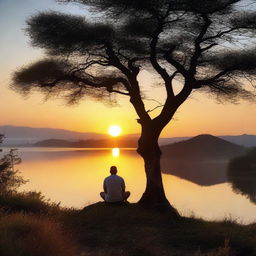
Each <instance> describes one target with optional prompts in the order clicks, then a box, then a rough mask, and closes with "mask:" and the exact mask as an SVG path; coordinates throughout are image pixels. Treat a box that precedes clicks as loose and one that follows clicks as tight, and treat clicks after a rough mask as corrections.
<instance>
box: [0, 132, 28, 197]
mask: <svg viewBox="0 0 256 256" xmlns="http://www.w3.org/2000/svg"><path fill="white" fill-rule="evenodd" d="M2 139H3V135H1V134H0V144H1V143H2ZM1 151H2V150H1V149H0V152H1ZM20 162H21V158H20V157H19V156H18V155H17V153H16V149H11V150H10V151H9V153H8V154H6V155H4V156H3V157H2V158H1V159H0V195H4V194H6V193H8V192H11V191H13V190H15V189H16V188H18V187H19V186H21V185H22V184H25V183H26V182H27V181H26V180H24V179H23V177H21V176H19V171H18V170H15V165H17V164H19V163H20Z"/></svg>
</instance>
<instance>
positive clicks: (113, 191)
mask: <svg viewBox="0 0 256 256" xmlns="http://www.w3.org/2000/svg"><path fill="white" fill-rule="evenodd" d="M103 186H104V188H105V190H106V195H105V201H106V202H120V201H123V200H124V198H123V192H124V191H125V184H124V179H123V178H122V177H120V176H118V175H115V174H112V175H110V176H108V177H107V178H105V180H104V184H103Z"/></svg>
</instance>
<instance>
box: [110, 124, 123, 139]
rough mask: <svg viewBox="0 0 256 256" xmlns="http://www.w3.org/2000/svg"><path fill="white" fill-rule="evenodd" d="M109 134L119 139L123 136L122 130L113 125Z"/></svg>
mask: <svg viewBox="0 0 256 256" xmlns="http://www.w3.org/2000/svg"><path fill="white" fill-rule="evenodd" d="M108 133H109V134H110V135H111V136H113V137H117V136H119V135H120V134H121V128H120V126H118V125H111V126H110V127H109V129H108Z"/></svg>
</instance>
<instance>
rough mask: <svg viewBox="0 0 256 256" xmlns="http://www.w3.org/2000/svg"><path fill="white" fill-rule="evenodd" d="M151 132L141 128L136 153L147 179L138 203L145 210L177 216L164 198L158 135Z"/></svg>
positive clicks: (147, 128) (148, 129)
mask: <svg viewBox="0 0 256 256" xmlns="http://www.w3.org/2000/svg"><path fill="white" fill-rule="evenodd" d="M152 130H153V129H150V128H149V127H146V128H145V127H142V133H141V137H140V139H139V142H138V149H137V152H138V153H139V154H140V155H141V156H142V158H143V159H144V166H145V172H146V178H147V183H146V189H145V192H144V193H143V195H142V197H141V199H140V200H139V202H138V203H139V204H141V205H143V206H145V207H147V208H156V209H159V210H172V212H173V213H174V214H175V216H179V214H178V212H177V211H176V210H175V209H174V208H173V207H172V206H171V205H170V203H169V201H168V200H167V198H166V196H165V192H164V187H163V182H162V175H161V167H160V159H161V150H160V147H159V145H158V137H159V134H160V133H159V132H155V131H152Z"/></svg>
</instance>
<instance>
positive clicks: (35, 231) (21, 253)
mask: <svg viewBox="0 0 256 256" xmlns="http://www.w3.org/2000/svg"><path fill="white" fill-rule="evenodd" d="M0 255H2V256H35V255H36V256H45V255H47V256H73V255H74V256H75V255H78V254H77V248H76V245H75V243H74V242H73V239H72V236H71V234H70V233H69V234H67V233H64V230H63V228H62V227H61V225H60V224H58V223H57V222H55V221H53V220H50V219H47V218H45V217H44V218H43V217H39V216H33V215H24V214H13V215H7V216H3V217H1V218H0Z"/></svg>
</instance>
